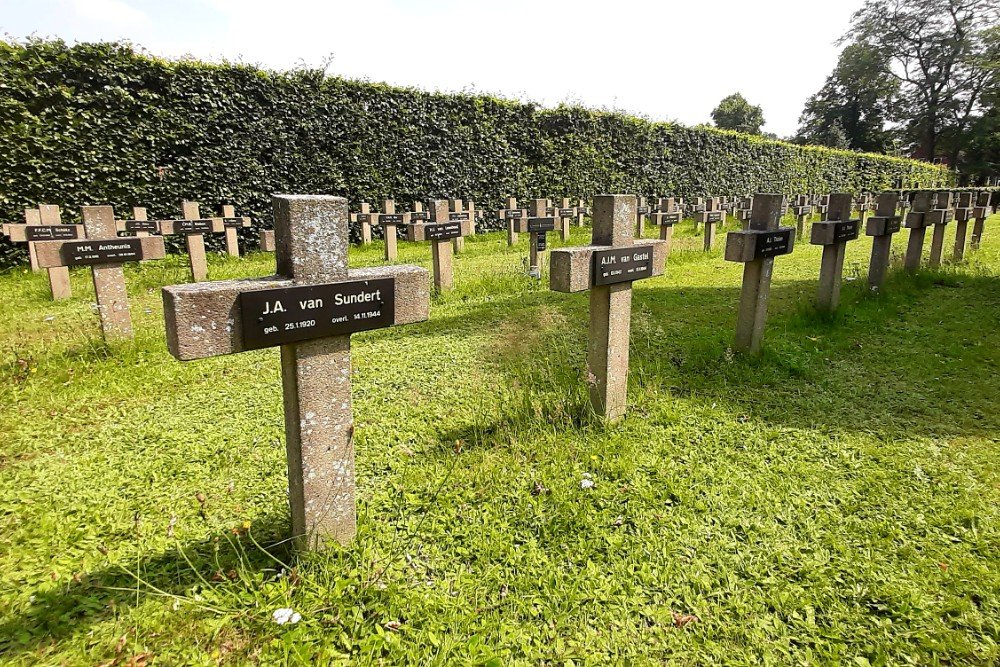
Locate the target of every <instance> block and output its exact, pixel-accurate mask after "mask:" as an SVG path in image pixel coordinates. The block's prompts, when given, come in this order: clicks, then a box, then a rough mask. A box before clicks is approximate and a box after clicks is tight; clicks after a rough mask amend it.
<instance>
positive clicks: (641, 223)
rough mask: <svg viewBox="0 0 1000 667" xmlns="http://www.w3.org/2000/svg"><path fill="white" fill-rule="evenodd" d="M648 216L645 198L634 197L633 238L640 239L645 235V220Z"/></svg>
mask: <svg viewBox="0 0 1000 667" xmlns="http://www.w3.org/2000/svg"><path fill="white" fill-rule="evenodd" d="M648 216H649V205H648V204H647V203H646V198H645V197H636V206H635V237H636V238H637V239H641V238H642V237H644V236H645V235H646V218H647V217H648Z"/></svg>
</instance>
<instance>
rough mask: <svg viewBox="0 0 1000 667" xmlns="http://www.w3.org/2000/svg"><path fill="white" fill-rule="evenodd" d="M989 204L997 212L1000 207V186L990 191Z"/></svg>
mask: <svg viewBox="0 0 1000 667" xmlns="http://www.w3.org/2000/svg"><path fill="white" fill-rule="evenodd" d="M989 205H990V208H991V209H992V210H993V212H994V213H996V212H997V209H998V208H1000V188H993V191H992V192H991V193H990V204H989Z"/></svg>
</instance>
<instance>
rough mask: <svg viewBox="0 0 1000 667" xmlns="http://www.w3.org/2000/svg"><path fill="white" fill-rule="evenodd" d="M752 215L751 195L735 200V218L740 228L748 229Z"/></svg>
mask: <svg viewBox="0 0 1000 667" xmlns="http://www.w3.org/2000/svg"><path fill="white" fill-rule="evenodd" d="M752 217H753V197H740V198H739V199H738V200H737V202H736V219H737V220H739V221H740V227H741V228H742V229H750V219H751V218H752Z"/></svg>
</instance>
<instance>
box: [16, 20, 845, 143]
mask: <svg viewBox="0 0 1000 667" xmlns="http://www.w3.org/2000/svg"><path fill="white" fill-rule="evenodd" d="M862 2H863V0H661V1H660V2H656V1H648V0H610V1H605V2H595V1H593V0H506V1H503V2H499V1H494V2H485V1H482V0H360V1H357V2H342V1H341V0H266V1H265V0H0V31H2V32H4V33H6V34H7V35H8V36H11V37H15V38H21V37H25V36H28V35H37V36H40V37H61V38H63V39H65V40H67V41H71V42H72V41H92V40H99V39H119V38H127V39H129V40H131V41H132V42H134V43H135V44H137V45H139V46H142V47H144V48H145V49H147V50H148V51H150V52H152V53H154V54H156V55H162V56H168V57H173V56H181V55H193V56H195V57H197V58H200V59H204V60H219V59H223V58H225V59H229V60H242V61H244V62H249V63H255V64H260V65H263V66H265V67H268V68H274V69H286V68H289V67H294V66H296V65H299V64H302V63H306V64H309V65H318V64H320V63H321V62H322V61H323V60H324V59H325V58H326V57H327V56H333V61H332V64H331V65H330V67H329V69H328V71H329V72H330V73H331V74H337V75H341V76H346V77H350V78H362V79H369V80H372V81H386V82H389V83H393V84H400V85H407V86H416V87H419V88H422V89H425V90H441V91H458V90H469V91H478V92H486V93H492V94H497V95H500V96H503V97H508V98H519V99H523V100H530V101H534V102H538V103H541V104H544V105H546V106H551V105H555V104H558V103H559V102H577V103H582V104H584V105H587V106H591V107H603V108H614V109H620V110H623V111H628V112H630V113H636V114H639V115H642V116H645V117H648V118H651V119H654V120H677V121H680V122H682V123H685V124H688V125H694V124H697V123H701V122H709V121H710V115H709V114H710V113H711V111H712V109H713V108H715V105H716V104H717V103H718V102H719V100H721V99H722V98H723V97H725V96H726V95H729V94H730V93H733V92H736V91H739V92H741V93H743V95H744V96H745V97H746V98H747V99H749V100H750V101H751V102H752V103H754V104H759V105H761V106H762V107H763V108H764V117H765V119H766V120H767V125H766V126H765V129H766V130H768V131H770V132H774V133H776V134H778V135H779V136H782V137H785V136H788V135H790V134H792V133H793V132H794V131H795V129H796V127H797V125H798V117H799V114H800V112H801V111H802V106H803V104H804V103H805V100H806V98H807V97H808V96H809V95H811V94H812V93H814V92H816V91H817V90H818V89H819V88H820V87H821V86H822V85H823V81H824V79H825V78H826V76H827V75H828V74H829V73H830V71H831V70H832V68H833V66H834V65H835V63H836V60H837V53H838V51H839V49H838V48H837V47H836V46H835V44H834V42H835V41H836V39H837V38H838V37H839V36H840V35H841V34H842V33H843V32H844V30H845V28H846V27H847V24H848V20H849V19H850V16H851V14H852V13H853V12H854V11H855V10H856V9H858V8H859V7H860V6H861V4H862Z"/></svg>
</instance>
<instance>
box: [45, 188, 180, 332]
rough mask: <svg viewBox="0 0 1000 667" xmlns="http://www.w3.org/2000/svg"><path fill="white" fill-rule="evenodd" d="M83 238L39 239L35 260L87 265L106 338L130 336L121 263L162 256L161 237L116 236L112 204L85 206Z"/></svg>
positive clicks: (129, 315)
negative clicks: (67, 239) (83, 239)
mask: <svg viewBox="0 0 1000 667" xmlns="http://www.w3.org/2000/svg"><path fill="white" fill-rule="evenodd" d="M82 217H83V227H84V231H85V232H86V236H87V239H86V240H85V241H42V242H40V243H39V244H38V248H37V250H38V263H39V265H40V266H42V267H50V266H66V267H68V266H84V265H86V266H90V268H91V273H92V276H93V280H94V294H95V295H96V297H97V312H98V314H99V315H100V318H101V331H102V332H103V333H104V338H105V339H113V338H132V335H133V334H132V316H131V314H130V313H129V310H128V291H127V290H126V288H125V274H124V272H123V271H122V264H124V263H125V262H138V261H143V260H149V259H163V258H164V256H165V254H164V248H163V237H162V236H149V237H145V238H136V237H132V238H119V237H118V228H117V225H116V224H115V210H114V208H112V207H111V206H84V207H83V216H82Z"/></svg>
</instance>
